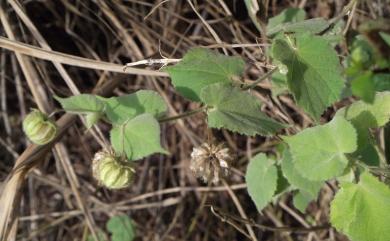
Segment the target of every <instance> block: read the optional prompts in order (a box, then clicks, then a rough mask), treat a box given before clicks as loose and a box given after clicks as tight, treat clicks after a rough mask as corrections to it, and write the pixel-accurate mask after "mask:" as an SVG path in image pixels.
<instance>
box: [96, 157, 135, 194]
mask: <svg viewBox="0 0 390 241" xmlns="http://www.w3.org/2000/svg"><path fill="white" fill-rule="evenodd" d="M92 171H93V175H94V177H95V178H96V180H98V182H99V184H101V185H104V186H105V187H107V188H110V189H120V188H125V187H128V186H129V185H130V183H131V181H132V180H133V174H134V169H133V168H132V167H131V165H130V164H129V163H127V162H123V161H120V160H118V158H117V157H115V155H114V153H112V152H110V151H100V152H98V153H96V154H95V157H94V159H93V165H92Z"/></svg>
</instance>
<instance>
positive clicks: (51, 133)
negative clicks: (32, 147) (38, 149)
mask: <svg viewBox="0 0 390 241" xmlns="http://www.w3.org/2000/svg"><path fill="white" fill-rule="evenodd" d="M23 131H24V133H25V134H26V136H27V137H28V139H30V141H31V142H33V143H35V144H37V145H44V144H46V143H49V142H50V141H52V140H53V139H54V137H55V136H56V134H57V125H56V123H55V122H54V121H52V120H49V118H48V116H47V115H45V114H43V113H42V112H40V111H39V110H36V109H33V110H32V111H31V112H30V113H29V114H28V115H27V116H26V118H24V120H23Z"/></svg>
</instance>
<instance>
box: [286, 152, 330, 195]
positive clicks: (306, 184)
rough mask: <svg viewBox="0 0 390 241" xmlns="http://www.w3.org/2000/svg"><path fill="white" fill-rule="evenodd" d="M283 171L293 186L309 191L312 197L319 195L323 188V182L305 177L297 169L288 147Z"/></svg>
mask: <svg viewBox="0 0 390 241" xmlns="http://www.w3.org/2000/svg"><path fill="white" fill-rule="evenodd" d="M282 171H283V175H284V176H285V177H286V178H287V180H288V182H289V183H290V184H291V185H292V186H293V187H295V188H298V189H300V190H303V191H304V192H307V193H309V194H310V195H311V197H312V198H311V199H313V197H316V196H317V195H318V191H319V190H320V189H321V186H322V183H323V182H319V181H312V180H309V179H307V178H305V177H303V176H302V175H301V174H300V173H299V172H298V170H297V169H296V167H295V165H294V163H293V161H292V157H291V154H290V151H289V150H288V149H286V150H285V151H284V153H283V159H282Z"/></svg>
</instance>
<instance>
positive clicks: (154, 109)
mask: <svg viewBox="0 0 390 241" xmlns="http://www.w3.org/2000/svg"><path fill="white" fill-rule="evenodd" d="M102 99H103V98H102ZM103 100H104V101H105V103H106V105H107V109H106V114H107V117H108V119H109V120H110V121H111V122H112V123H113V124H122V123H123V122H125V121H127V120H129V119H132V118H134V117H136V116H137V115H140V114H143V113H149V114H152V115H153V116H154V117H155V118H158V117H161V116H162V115H164V114H165V112H166V111H167V106H166V104H165V102H164V100H163V98H162V97H161V96H160V95H159V94H158V93H157V92H155V91H151V90H140V91H137V92H135V93H133V94H129V95H123V96H119V97H111V98H108V99H103Z"/></svg>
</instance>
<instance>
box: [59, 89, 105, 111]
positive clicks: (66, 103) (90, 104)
mask: <svg viewBox="0 0 390 241" xmlns="http://www.w3.org/2000/svg"><path fill="white" fill-rule="evenodd" d="M54 98H55V99H56V100H57V101H58V102H60V104H61V106H62V108H63V109H64V110H65V111H67V112H74V113H84V114H88V113H96V112H102V111H103V110H104V102H102V101H101V100H99V99H98V98H97V97H96V96H95V95H90V94H80V95H75V96H70V97H68V98H61V97H58V96H54Z"/></svg>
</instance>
